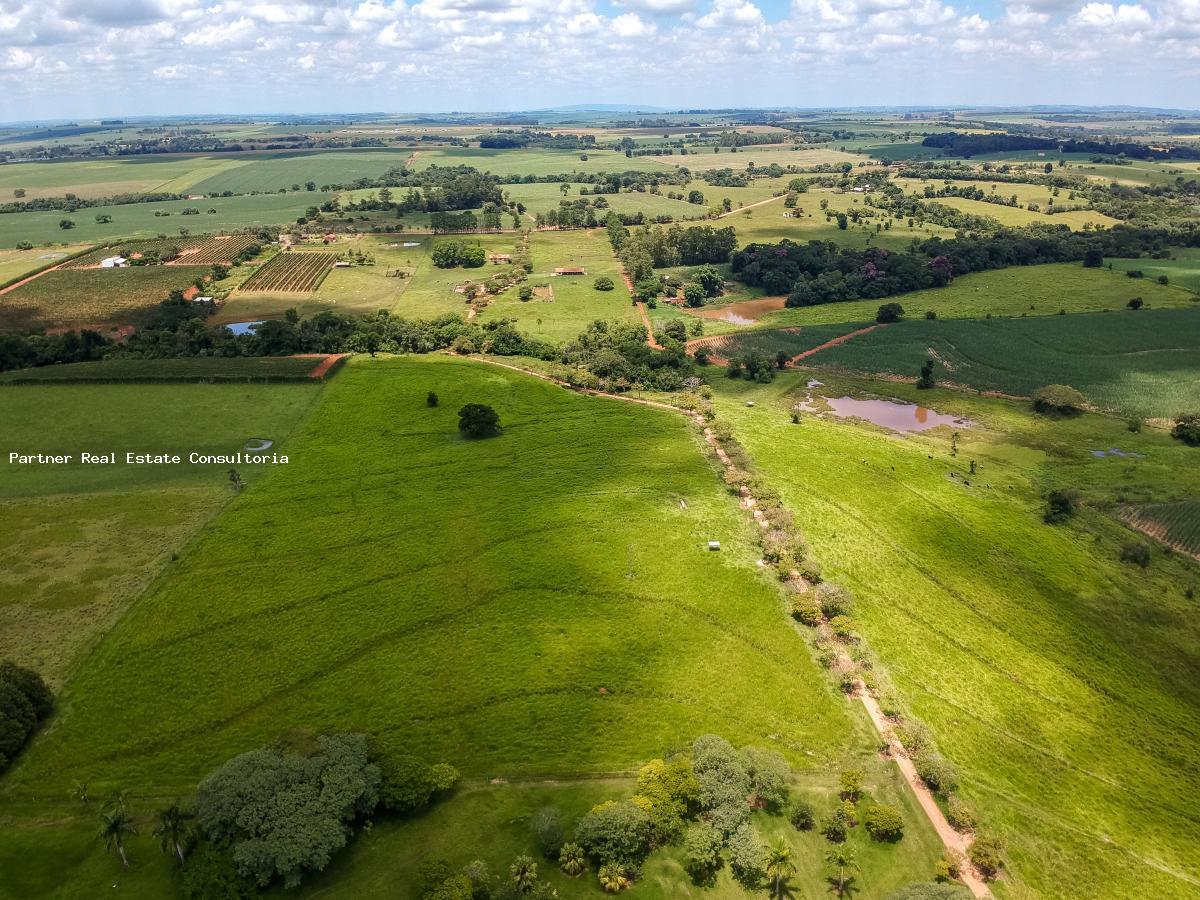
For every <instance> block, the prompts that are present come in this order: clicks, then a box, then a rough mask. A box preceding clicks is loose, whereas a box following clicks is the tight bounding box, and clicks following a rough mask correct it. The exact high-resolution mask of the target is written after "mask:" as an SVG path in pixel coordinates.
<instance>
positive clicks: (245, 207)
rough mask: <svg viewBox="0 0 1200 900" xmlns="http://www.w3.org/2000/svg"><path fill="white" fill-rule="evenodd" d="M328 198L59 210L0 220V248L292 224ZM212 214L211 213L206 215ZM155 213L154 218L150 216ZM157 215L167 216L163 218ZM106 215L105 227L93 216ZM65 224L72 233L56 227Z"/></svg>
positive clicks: (260, 197) (287, 197)
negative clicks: (71, 224)
mask: <svg viewBox="0 0 1200 900" xmlns="http://www.w3.org/2000/svg"><path fill="white" fill-rule="evenodd" d="M327 199H329V195H328V194H321V193H309V192H308V191H300V192H298V193H287V194H260V195H258V196H245V197H210V198H208V199H205V200H170V201H167V202H165V203H126V204H121V205H119V206H97V207H93V208H88V209H79V210H76V211H75V212H73V213H64V212H62V211H61V210H47V211H43V212H21V213H4V214H0V246H3V247H15V246H16V245H17V244H18V243H19V242H21V241H32V242H33V243H34V244H43V243H47V242H57V241H67V240H70V241H85V242H93V241H94V242H100V241H109V240H117V239H120V238H134V237H142V238H152V237H155V236H157V235H159V234H163V235H167V236H174V235H178V234H179V233H180V229H187V230H188V231H189V232H190V233H192V234H205V233H208V232H215V231H228V230H233V229H237V228H248V227H251V226H254V225H285V224H288V223H290V222H295V221H296V219H297V218H298V217H300V216H302V215H304V212H305V210H306V209H307V208H308V207H310V206H320V205H321V204H322V203H324V202H325V201H326V200H327ZM188 208H192V209H198V210H200V212H199V214H197V215H187V216H185V215H181V213H182V212H183V210H185V209H188ZM210 209H215V210H216V212H215V213H209V210H210ZM155 212H158V213H159V214H160V215H157V216H156V215H155ZM162 213H170V215H169V216H167V215H162ZM98 215H109V216H112V221H111V222H109V223H107V224H103V225H102V224H99V223H97V222H96V216H98ZM63 219H69V220H70V221H72V222H74V223H75V227H74V228H69V229H63V228H61V227H60V226H59V223H60V222H61V221H62V220H63Z"/></svg>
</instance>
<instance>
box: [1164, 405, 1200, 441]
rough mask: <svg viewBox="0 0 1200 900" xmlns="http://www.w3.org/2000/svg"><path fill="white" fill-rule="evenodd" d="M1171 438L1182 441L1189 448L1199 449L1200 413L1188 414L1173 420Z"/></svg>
mask: <svg viewBox="0 0 1200 900" xmlns="http://www.w3.org/2000/svg"><path fill="white" fill-rule="evenodd" d="M1171 437H1173V438H1175V439H1176V440H1180V441H1183V442H1184V443H1185V444H1187V445H1188V446H1189V447H1200V413H1188V414H1187V415H1183V416H1180V417H1179V418H1178V419H1176V420H1175V427H1174V428H1172V429H1171Z"/></svg>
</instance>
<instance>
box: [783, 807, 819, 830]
mask: <svg viewBox="0 0 1200 900" xmlns="http://www.w3.org/2000/svg"><path fill="white" fill-rule="evenodd" d="M788 821H790V822H791V823H792V827H793V828H795V829H796V830H797V831H812V829H813V824H814V820H813V808H812V804H811V803H809V802H808V801H807V800H797V801H796V802H795V804H793V806H792V811H791V812H790V813H789V814H788Z"/></svg>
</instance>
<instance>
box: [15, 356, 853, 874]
mask: <svg viewBox="0 0 1200 900" xmlns="http://www.w3.org/2000/svg"><path fill="white" fill-rule="evenodd" d="M431 389H435V390H436V391H437V392H438V394H439V396H440V398H441V404H440V405H439V406H438V407H436V408H433V409H430V408H428V407H427V406H426V404H425V395H426V392H427V391H429V390H431ZM40 390H46V391H57V390H65V391H86V390H137V391H146V390H147V389H146V388H128V389H124V388H97V389H87V388H74V387H71V388H46V389H41V388H21V389H11V390H9V391H5V392H4V393H3V394H0V402H4V403H8V402H11V398H28V399H27V400H26V401H25V402H34V396H33V393H32V392H35V391H40ZM161 390H164V391H180V390H190V391H195V392H202V391H211V392H212V393H211V394H210V395H209V396H212V397H214V398H216V397H219V396H222V395H221V394H220V393H219V392H221V391H226V390H246V391H252V390H257V391H280V392H286V391H292V390H298V391H301V392H303V391H306V390H308V389H306V388H303V387H299V388H297V387H292V386H280V387H258V386H250V387H246V388H212V387H209V386H190V387H185V386H179V387H165V388H162V389H161ZM313 390H320V391H321V402H320V404H319V405H318V406H317V407H316V409H315V410H314V411H313V412H312V413H311V414H310V415H309V417H308V419H307V421H306V423H305V424H304V425H303V427H302V428H301V430H300V433H299V434H298V435H297V436H295V437H294V438H292V439H289V441H288V451H289V453H290V462H289V464H288V465H286V466H276V467H274V468H273V469H272V470H271V471H270V473H269V475H268V476H266V477H262V478H248V479H247V480H248V484H249V486H248V488H247V489H246V491H245V492H243V493H242V494H241V495H240V496H238V497H236V498H235V499H234V500H233V501H232V502H231V503H230V504H229V505H228V507H227V508H226V509H225V511H224V513H223V514H222V515H221V517H220V518H219V519H218V520H217V521H216V522H215V523H213V525H212V526H211V527H209V528H208V529H207V530H206V531H205V532H204V534H203V535H201V536H200V538H199V539H198V540H196V541H194V542H193V543H192V544H190V545H189V547H188V549H187V551H186V552H184V553H182V554H181V555H180V559H179V560H178V562H177V563H175V564H173V565H172V566H171V569H170V572H169V577H166V578H164V579H161V580H160V581H158V582H157V584H156V585H155V587H154V588H153V589H152V590H151V591H150V592H149V593H148V594H146V595H144V596H143V597H142V598H141V599H140V600H139V601H138V603H137V604H136V605H135V606H134V607H133V609H132V610H131V611H130V612H129V613H128V614H126V615H125V616H124V617H123V618H122V619H121V620H120V622H119V623H117V624H116V625H115V627H114V628H113V629H112V630H111V632H110V633H109V635H108V637H107V638H106V639H105V640H104V642H103V643H102V644H101V645H100V646H98V647H97V648H96V649H95V650H94V651H93V652H92V653H91V654H89V655H88V657H87V659H86V660H84V661H83V662H82V663H81V664H80V665H79V666H78V667H77V670H76V671H75V672H74V674H73V676H72V678H71V680H70V682H69V683H68V685H67V687H66V689H65V693H64V696H63V702H62V704H61V707H60V709H61V710H62V711H61V712H60V713H59V714H58V718H57V719H56V722H55V727H54V728H53V729H51V730H49V731H47V732H45V733H43V734H42V735H40V736H39V738H38V739H37V740H36V741H35V743H34V744H33V746H32V747H31V748H30V749H29V750H28V751H27V752H26V753H25V754H24V755H23V756H22V758H21V760H20V761H19V762H18V764H17V766H16V767H15V768H14V769H13V770H11V771H10V772H9V773H8V774H7V775H6V778H5V787H4V793H3V800H4V801H5V802H6V803H9V804H13V805H15V806H18V807H19V806H20V805H21V804H23V803H25V802H26V801H28V800H30V799H31V798H32V797H35V796H36V797H41V798H45V797H58V796H62V795H63V788H62V784H63V783H64V780H65V781H66V783H68V784H69V783H70V780H71V779H72V778H77V777H78V778H87V779H89V780H90V782H91V784H92V789H93V791H94V792H95V794H96V795H97V796H103V795H104V794H105V793H107V792H111V791H112V790H115V789H117V788H119V787H125V786H130V787H135V790H136V792H137V793H139V794H142V795H144V796H172V795H174V794H175V793H176V792H188V791H190V790H192V789H193V788H194V786H195V784H196V781H197V780H198V779H199V778H200V777H201V776H202V775H203V774H204V773H205V772H207V771H208V770H209V769H211V768H212V767H213V766H215V765H217V764H218V763H220V762H221V761H223V760H224V759H226V758H228V757H230V756H232V755H233V754H235V753H238V752H241V751H243V750H245V749H247V748H248V747H252V746H257V745H259V744H261V743H263V742H264V741H268V740H270V739H271V738H273V737H274V736H275V735H277V734H279V733H280V732H281V731H283V730H285V729H290V728H294V727H298V726H301V725H303V726H305V727H310V728H313V729H318V730H336V729H340V728H356V729H364V730H367V731H369V732H371V733H373V734H375V735H377V736H378V737H379V739H380V740H381V741H384V742H385V743H386V744H388V745H389V746H393V747H397V748H399V747H411V748H413V749H414V751H417V750H419V752H421V753H422V754H423V755H425V756H428V757H431V758H438V759H445V760H447V761H449V762H452V763H453V764H454V765H456V766H458V767H459V768H460V769H461V770H462V771H463V773H464V774H465V775H466V776H468V777H471V778H484V777H486V778H492V777H498V776H504V777H512V776H520V775H523V774H526V775H528V774H537V775H543V776H559V777H563V778H568V777H570V776H572V775H576V776H578V775H584V774H587V773H595V772H614V771H618V772H619V771H628V770H629V769H630V768H631V767H633V766H635V765H637V764H638V763H639V762H641V761H642V760H644V759H647V758H650V757H652V756H655V755H659V754H661V753H663V752H664V751H666V750H668V749H670V748H671V747H675V746H679V745H680V744H681V743H683V742H687V741H690V740H691V738H692V737H693V736H695V735H698V734H702V733H705V732H709V731H715V732H719V733H721V734H723V735H726V736H727V737H728V738H729V739H730V740H733V741H735V742H737V743H738V744H743V743H748V742H754V743H761V744H764V745H767V746H773V747H777V748H779V749H780V750H781V752H783V753H785V754H786V755H787V757H788V758H789V760H790V761H791V762H792V763H793V765H794V766H796V767H797V768H798V769H800V770H801V771H802V772H805V771H813V770H816V769H820V768H823V767H826V766H830V765H833V764H835V763H836V761H837V760H839V759H841V758H842V757H843V754H845V753H848V752H853V753H856V754H857V753H859V752H862V747H863V745H862V744H859V743H858V738H857V737H855V732H856V729H857V727H858V726H856V725H855V724H854V723H853V722H852V720H851V718H850V716H849V714H848V707H847V706H846V705H845V701H844V700H842V699H840V698H837V697H835V696H834V694H833V692H832V691H831V690H830V689H829V687H828V686H827V683H826V682H825V680H824V676H822V675H820V674H819V673H818V670H817V667H816V664H815V663H814V662H813V661H812V659H811V657H810V655H809V651H808V649H807V647H806V646H805V644H804V641H803V639H802V638H801V636H800V635H799V633H797V632H796V631H795V630H794V629H792V628H790V627H788V625H787V624H786V617H785V614H784V611H783V608H782V602H781V597H780V594H779V592H778V587H777V586H776V584H775V583H774V582H773V581H772V580H771V579H770V578H768V577H767V576H765V575H764V574H762V573H761V572H760V570H759V569H758V567H757V566H756V565H755V560H756V559H757V556H758V549H757V546H756V544H754V543H753V540H752V537H751V529H752V527H753V526H752V525H751V524H750V523H749V521H748V519H747V517H746V516H745V514H744V512H743V511H742V510H740V509H739V508H738V506H737V504H736V503H734V502H733V501H731V500H730V498H729V496H728V494H727V492H726V491H725V489H724V488H723V487H722V486H721V484H720V481H719V479H718V478H717V477H716V475H715V473H714V472H713V470H712V469H711V468H710V466H709V465H708V463H707V462H706V461H705V460H704V458H703V456H702V455H701V454H700V453H699V452H698V448H697V443H696V441H697V438H695V437H694V436H693V435H692V434H691V433H690V432H689V430H688V426H687V425H686V424H685V422H684V420H683V419H682V418H681V417H679V416H677V415H676V414H674V413H670V412H665V411H661V410H653V409H647V408H644V407H638V406H635V405H632V404H627V403H620V402H618V401H613V400H606V399H602V398H593V397H587V396H580V395H576V394H573V393H570V392H567V391H563V390H562V389H560V388H558V387H555V386H553V385H549V384H546V383H544V382H541V381H539V380H537V379H533V378H529V377H528V376H525V375H521V374H517V373H513V372H509V371H507V370H502V369H498V368H494V367H490V366H486V365H484V364H480V363H471V362H467V361H463V360H459V359H453V358H448V357H443V356H430V357H419V358H405V359H396V360H383V359H379V360H368V359H365V358H363V359H359V360H355V361H353V362H351V364H350V365H348V366H347V367H346V369H345V370H343V372H342V373H341V374H340V375H339V376H338V377H337V378H336V379H334V380H333V381H331V382H330V383H329V384H327V385H326V386H324V387H323V388H314V389H313ZM145 396H147V397H150V396H152V395H149V394H147V395H145ZM259 396H266V395H265V394H259ZM466 402H484V403H489V404H492V405H493V406H495V408H496V409H497V411H498V412H499V413H500V416H501V420H502V424H503V428H504V430H503V433H502V434H501V435H500V436H499V437H497V438H494V439H491V440H486V441H478V442H471V441H466V440H464V439H463V438H461V437H460V435H459V434H458V431H457V428H456V410H457V409H458V408H459V407H460V406H461V405H462V404H464V403H466ZM256 414H257V416H258V417H254V418H251V419H250V420H248V421H247V422H246V424H244V425H243V426H242V427H243V428H245V429H246V430H247V431H249V434H250V435H265V434H267V433H268V432H269V430H270V429H269V426H268V425H266V424H264V422H265V420H264V419H262V418H261V416H265V415H267V413H265V411H262V410H258V409H257V407H256ZM92 415H93V416H100V415H102V412H101V411H100V410H95V411H94V412H92ZM180 415H181V416H187V413H186V412H181V413H180ZM37 420H38V416H37V415H34V414H33V413H32V411H28V412H27V413H26V414H25V415H24V416H22V417H21V421H23V422H28V423H30V425H29V426H28V427H30V428H31V429H32V428H35V427H36V426H35V425H34V424H33V423H34V422H36V421H37ZM58 421H62V422H64V423H66V422H71V421H72V418H71V417H70V416H65V415H64V416H61V417H59V419H58ZM186 422H187V423H188V424H187V426H186V427H183V428H180V429H179V435H178V436H173V437H172V438H171V440H170V441H169V442H166V441H164V443H167V444H168V446H172V447H173V446H178V445H179V444H181V443H184V441H185V437H184V436H185V435H193V434H194V433H196V431H197V430H198V429H201V428H202V427H203V424H204V423H203V421H202V417H199V416H190V417H187V418H186ZM255 422H258V423H259V424H254V423H255ZM125 427H126V429H129V428H130V427H131V426H130V425H129V424H128V422H126V425H125ZM74 431H75V428H74V426H73V427H72V428H71V429H62V435H63V437H62V438H61V440H63V441H65V440H66V437H65V436H66V434H67V433H68V432H70V433H74ZM202 434H203V436H202V437H197V438H196V439H195V440H196V443H197V445H198V446H200V447H211V446H213V444H214V439H213V436H212V435H210V434H209V433H208V432H202ZM96 436H97V440H98V441H99V440H100V434H99V433H97V435H96ZM248 436H249V435H248ZM152 437H153V435H147V432H146V431H145V429H144V428H140V427H139V428H137V429H135V430H132V431H126V432H125V437H124V438H123V439H122V440H121V441H120V442H118V438H117V436H116V435H113V436H112V437H110V438H109V439H108V440H106V441H104V442H103V443H104V444H105V445H110V444H111V445H114V446H118V447H119V446H122V445H123V444H124V443H128V442H131V441H132V442H134V443H136V444H137V445H138V446H142V445H144V444H146V443H147V442H150V443H154V442H153V441H151V438H152ZM49 443H51V444H54V443H55V442H53V441H51V442H49ZM218 445H219V442H218ZM54 449H56V447H55V446H45V450H47V451H53V450H54ZM114 470H115V471H114V473H113V474H112V475H111V476H110V478H112V479H114V480H115V479H122V480H124V483H126V484H129V483H130V482H131V480H136V481H137V483H139V484H143V483H144V484H145V486H146V487H162V486H164V481H163V479H166V478H169V477H172V475H173V474H175V473H176V471H177V470H176V469H175V468H174V467H164V469H163V470H162V472H161V474H155V475H154V477H151V478H147V477H145V476H144V475H143V473H142V472H141V471H140V470H138V469H137V468H136V467H128V468H126V467H114ZM34 471H36V472H42V473H45V472H46V471H47V470H45V469H37V470H34ZM151 471H152V472H154V473H159V472H160V470H157V469H156V470H151ZM487 473H492V477H489V476H488V474H487ZM67 474H77V473H64V475H63V476H62V477H66V475H67ZM220 475H221V477H223V472H222V473H220ZM43 477H50V476H49V475H43ZM432 478H436V479H437V484H438V488H437V490H430V480H431V479H432ZM349 484H353V485H354V489H353V490H349V491H348V490H344V489H343V488H344V487H345V486H346V485H349ZM112 486H113V487H115V486H116V485H112ZM680 499H686V501H687V508H686V509H683V508H681V504H680V502H679V501H680ZM712 539H720V540H721V541H722V546H723V549H722V552H721V553H719V554H718V553H710V552H709V551H708V550H707V549H706V541H708V540H712ZM265 561H270V562H271V564H269V565H268V564H264V563H265ZM284 562H286V564H285V565H280V563H284ZM700 658H702V659H704V660H705V665H704V666H703V667H697V666H696V665H695V664H694V663H695V660H696V659H700ZM215 681H219V682H220V683H221V684H222V685H223V687H222V690H221V691H212V690H211V689H210V686H211V684H212V683H214V682H215ZM530 722H537V727H536V728H531V727H529V724H530ZM147 723H153V725H152V726H148V725H147ZM67 802H68V801H62V804H63V809H64V810H65V811H68V812H70V808H69V807H68V806H66V803H67ZM18 845H19V842H18ZM9 846H14V845H13V844H10V845H9ZM95 856H97V857H98V856H99V855H98V854H96V855H95ZM5 866H6V867H7V866H8V861H7V860H6V861H5ZM53 877H55V878H56V883H59V884H61V883H62V880H63V879H64V877H65V875H64V873H63V872H62V871H58V872H56V873H55V874H54V876H53Z"/></svg>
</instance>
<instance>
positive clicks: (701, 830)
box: [683, 824, 723, 884]
mask: <svg viewBox="0 0 1200 900" xmlns="http://www.w3.org/2000/svg"><path fill="white" fill-rule="evenodd" d="M722 843H723V840H722V835H721V832H719V831H718V830H717V829H715V828H713V827H712V826H711V825H704V824H701V825H696V826H694V827H692V828H689V829H688V832H687V834H686V835H684V838H683V868H684V871H686V872H687V873H688V876H689V877H690V878H691V879H692V881H694V882H695V883H696V884H710V883H711V882H712V880H713V876H714V875H715V874H716V873H717V871H718V870H719V869H720V868H721V844H722Z"/></svg>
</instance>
